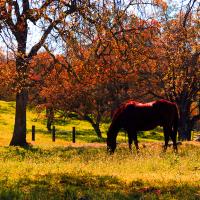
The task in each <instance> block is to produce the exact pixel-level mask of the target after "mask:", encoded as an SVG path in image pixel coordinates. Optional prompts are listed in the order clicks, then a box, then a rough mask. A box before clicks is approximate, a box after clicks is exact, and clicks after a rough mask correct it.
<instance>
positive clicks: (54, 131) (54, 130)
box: [52, 126, 56, 142]
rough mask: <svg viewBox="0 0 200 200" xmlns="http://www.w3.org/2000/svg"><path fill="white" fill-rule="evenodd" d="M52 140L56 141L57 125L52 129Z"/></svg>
mask: <svg viewBox="0 0 200 200" xmlns="http://www.w3.org/2000/svg"><path fill="white" fill-rule="evenodd" d="M52 141H53V142H55V141H56V128H55V126H53V129H52Z"/></svg>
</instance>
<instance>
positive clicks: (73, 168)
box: [0, 143, 200, 199]
mask: <svg viewBox="0 0 200 200" xmlns="http://www.w3.org/2000/svg"><path fill="white" fill-rule="evenodd" d="M0 152H1V155H0V161H1V168H0V185H3V184H4V187H2V189H0V195H6V193H8V192H9V191H12V193H13V195H14V196H17V195H19V196H21V197H22V199H24V198H25V199H26V198H28V199H29V198H30V197H31V196H32V195H33V197H34V199H37V197H38V196H39V195H41V197H44V199H47V197H50V196H51V197H53V198H54V199H55V198H57V199H63V198H64V196H65V195H66V196H65V198H67V199H74V198H73V197H76V198H75V199H77V198H81V197H85V196H87V197H88V199H132V198H133V197H135V198H136V197H137V198H150V197H152V196H153V197H155V198H158V197H160V198H164V199H173V198H175V199H181V198H183V199H198V194H199V186H200V173H199V170H200V164H199V163H200V158H199V153H200V148H199V146H196V145H193V144H191V145H190V144H189V143H186V144H183V145H182V146H181V147H180V148H179V153H178V154H174V153H173V151H172V149H169V150H168V151H167V153H165V154H164V153H162V148H161V146H160V143H156V144H154V143H152V144H151V143H149V144H147V145H146V147H144V148H141V152H140V153H139V154H136V152H135V151H134V152H133V153H132V154H131V153H130V152H129V150H128V148H127V147H126V145H124V144H122V145H119V146H118V149H117V151H116V153H115V154H114V155H112V156H109V155H108V154H107V153H106V148H105V145H100V146H98V145H97V144H96V146H95V145H94V146H92V145H91V146H90V145H86V144H85V145H81V144H74V145H69V146H65V147H63V146H40V147H39V146H38V147H36V146H33V147H29V148H25V149H24V148H20V147H0ZM3 188H4V189H3ZM6 188H7V189H6ZM42 191H43V193H42ZM52 191H54V192H53V193H52ZM15 192H16V194H15ZM41 193H42V194H41ZM17 197H18V196H17ZM19 198H20V197H19Z"/></svg>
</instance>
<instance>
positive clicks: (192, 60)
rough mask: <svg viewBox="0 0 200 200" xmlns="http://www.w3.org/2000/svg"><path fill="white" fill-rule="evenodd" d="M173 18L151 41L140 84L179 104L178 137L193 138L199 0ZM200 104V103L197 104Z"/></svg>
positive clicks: (147, 91) (198, 59)
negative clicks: (149, 53)
mask: <svg viewBox="0 0 200 200" xmlns="http://www.w3.org/2000/svg"><path fill="white" fill-rule="evenodd" d="M186 8H187V9H186V10H185V9H184V8H182V9H181V10H180V12H179V13H178V14H177V15H176V16H174V17H172V18H169V16H167V15H165V20H164V21H163V22H162V23H161V29H160V33H159V34H158V35H157V36H158V37H157V39H156V40H154V41H152V50H151V55H149V61H148V62H147V63H146V64H145V65H144V67H143V68H142V70H139V74H140V75H139V79H138V80H139V82H138V83H139V84H138V85H139V86H140V88H142V87H143V88H144V91H145V94H151V95H152V96H154V97H157V98H166V99H169V100H171V101H174V102H176V103H177V105H178V108H179V113H180V122H179V138H180V139H183V140H191V131H192V129H193V127H194V124H195V122H196V121H197V120H199V119H200V115H199V113H198V114H195V115H192V112H193V109H195V108H194V107H193V108H192V105H193V103H194V102H198V101H199V98H200V97H199V90H200V84H199V83H200V65H199V62H200V57H199V56H200V49H199V39H198V38H199V32H200V31H199V20H198V17H197V16H198V12H199V11H198V4H197V1H195V0H194V1H189V3H188V4H187V7H186ZM196 105H198V104H196Z"/></svg>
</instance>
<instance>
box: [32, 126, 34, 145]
mask: <svg viewBox="0 0 200 200" xmlns="http://www.w3.org/2000/svg"><path fill="white" fill-rule="evenodd" d="M32 141H35V126H34V125H33V126H32Z"/></svg>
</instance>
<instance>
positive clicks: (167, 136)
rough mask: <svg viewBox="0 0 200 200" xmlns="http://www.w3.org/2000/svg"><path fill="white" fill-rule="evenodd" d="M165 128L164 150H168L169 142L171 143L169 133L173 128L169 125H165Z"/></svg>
mask: <svg viewBox="0 0 200 200" xmlns="http://www.w3.org/2000/svg"><path fill="white" fill-rule="evenodd" d="M163 130H164V137H165V145H164V151H166V150H167V147H168V143H169V135H170V133H171V130H170V128H169V127H163Z"/></svg>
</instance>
